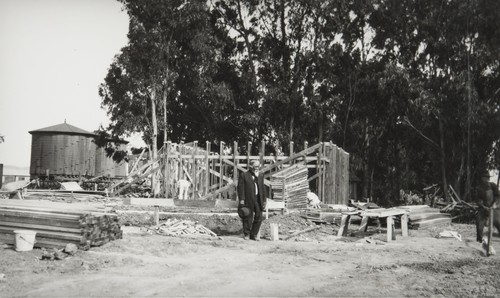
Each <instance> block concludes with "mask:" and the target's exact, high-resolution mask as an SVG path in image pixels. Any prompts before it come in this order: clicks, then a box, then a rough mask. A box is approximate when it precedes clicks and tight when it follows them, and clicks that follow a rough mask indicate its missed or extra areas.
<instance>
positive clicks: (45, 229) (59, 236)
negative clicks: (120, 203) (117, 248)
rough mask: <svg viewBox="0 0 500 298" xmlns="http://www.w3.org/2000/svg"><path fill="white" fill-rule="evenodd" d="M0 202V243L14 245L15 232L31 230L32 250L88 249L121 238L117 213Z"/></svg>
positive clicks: (23, 202)
mask: <svg viewBox="0 0 500 298" xmlns="http://www.w3.org/2000/svg"><path fill="white" fill-rule="evenodd" d="M1 201H2V202H0V242H4V243H7V244H14V243H15V232H14V231H16V230H32V231H34V232H36V238H35V243H34V247H39V248H64V247H66V245H67V244H69V243H72V244H75V245H76V246H77V247H78V248H80V249H84V250H87V249H89V248H90V247H92V246H100V245H103V244H105V243H107V242H109V241H112V240H115V239H121V238H122V236H123V232H122V230H121V227H120V224H119V223H118V216H117V215H116V214H110V213H102V212H95V211H92V210H85V209H83V208H76V207H72V206H70V204H65V205H68V206H67V207H65V208H61V206H60V205H58V206H57V207H55V206H54V205H53V206H52V207H51V206H50V205H47V204H40V203H39V202H38V203H37V202H30V204H26V202H25V201H17V202H16V201H15V200H1ZM7 201H10V202H7ZM12 201H14V202H12ZM21 203H22V204H21ZM34 203H37V204H34ZM42 203H49V202H42Z"/></svg>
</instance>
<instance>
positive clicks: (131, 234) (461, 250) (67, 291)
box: [0, 213, 500, 297]
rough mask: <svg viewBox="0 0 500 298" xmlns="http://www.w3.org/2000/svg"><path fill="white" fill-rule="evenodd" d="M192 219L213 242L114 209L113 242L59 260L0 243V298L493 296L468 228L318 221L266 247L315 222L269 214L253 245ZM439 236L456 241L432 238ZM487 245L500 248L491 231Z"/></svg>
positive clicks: (494, 259)
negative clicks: (404, 229) (392, 235)
mask: <svg viewBox="0 0 500 298" xmlns="http://www.w3.org/2000/svg"><path fill="white" fill-rule="evenodd" d="M193 216H194V217H193ZM193 216H189V215H177V216H176V218H184V219H191V220H196V221H198V222H199V223H200V224H203V225H204V226H205V227H207V228H210V229H211V230H212V231H214V232H216V233H217V234H218V235H219V236H220V237H214V238H206V237H203V238H189V237H170V236H163V235H157V234H154V233H153V234H152V233H148V230H147V229H146V228H144V226H148V225H149V221H150V220H151V219H150V215H148V214H139V215H137V214H136V215H133V214H130V213H126V214H125V213H123V214H122V215H121V217H122V229H123V231H124V237H123V239H121V240H115V241H112V242H110V243H108V244H105V245H103V246H101V247H93V248H91V249H90V250H88V251H78V252H77V253H76V254H75V255H73V256H68V257H66V258H65V259H63V260H52V261H51V260H41V256H42V254H43V251H42V250H40V249H34V250H33V251H29V252H16V251H15V250H14V249H13V247H12V246H9V245H2V244H0V297H89V296H98V297H102V296H106V297H110V296H111V297H154V296H157V297H162V296H187V297H253V296H258V297H262V296H265V297H269V296H273V297H290V296H294V297H297V296H300V297H324V296H328V297H332V296H333V297H335V296H341V297H377V296H379V297H380V296H383V297H404V296H406V297H414V296H418V297H436V296H438V297H439V296H443V297H488V296H489V297H499V296H500V270H499V268H500V257H499V255H494V256H490V257H486V256H485V255H484V252H483V250H482V249H481V245H480V244H479V243H476V242H475V241H474V240H475V232H474V228H475V227H474V226H473V225H467V224H452V225H451V226H441V227H433V228H428V229H425V230H410V236H409V237H407V238H403V237H401V235H400V233H398V235H397V239H396V241H392V242H386V240H385V234H384V233H385V229H378V228H377V227H376V226H370V227H369V229H368V232H367V233H363V232H359V231H357V226H356V225H352V226H351V228H350V235H349V236H347V237H340V238H338V237H336V236H335V235H336V232H337V229H338V226H336V225H332V224H321V225H320V226H319V227H318V229H316V230H314V231H312V232H309V233H304V234H300V235H298V236H297V237H294V238H291V239H289V240H287V241H283V240H281V241H270V240H269V239H266V238H269V225H270V223H278V224H279V231H280V237H284V236H287V235H290V234H291V233H293V232H296V231H301V230H304V229H307V228H309V227H312V226H315V225H316V224H315V223H313V222H311V221H309V220H306V219H303V218H301V217H300V216H298V215H297V214H289V215H279V214H278V215H273V216H271V217H270V218H269V219H268V220H266V221H265V222H264V223H263V228H262V237H263V239H262V240H261V241H258V242H257V241H251V240H244V239H242V238H241V236H240V234H241V223H240V221H239V219H238V218H237V217H234V216H232V215H229V214H228V215H224V214H222V215H221V214H215V215H210V216H196V215H193ZM169 217H172V215H168V214H163V215H162V216H161V219H162V220H163V219H166V218H169ZM141 226H142V227H141ZM444 230H450V231H457V232H458V233H459V234H460V235H461V236H462V241H459V240H458V239H456V238H437V235H438V234H439V233H440V232H442V231H444ZM397 232H398V231H397ZM370 242H371V243H370ZM493 246H494V247H495V248H496V249H497V250H498V251H499V252H500V238H498V234H495V238H494V242H493Z"/></svg>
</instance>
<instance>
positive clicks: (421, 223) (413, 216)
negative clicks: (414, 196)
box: [398, 205, 451, 230]
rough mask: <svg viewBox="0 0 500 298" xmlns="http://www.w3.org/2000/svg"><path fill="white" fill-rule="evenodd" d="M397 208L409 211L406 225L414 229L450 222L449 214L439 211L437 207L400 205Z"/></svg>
mask: <svg viewBox="0 0 500 298" xmlns="http://www.w3.org/2000/svg"><path fill="white" fill-rule="evenodd" d="M398 208H400V209H406V210H408V211H409V214H408V220H409V222H408V225H409V227H410V228H411V229H414V230H417V229H420V228H427V227H433V226H443V225H449V224H451V215H450V214H448V213H443V212H441V210H440V209H438V208H432V207H430V206H428V205H415V206H400V207H398Z"/></svg>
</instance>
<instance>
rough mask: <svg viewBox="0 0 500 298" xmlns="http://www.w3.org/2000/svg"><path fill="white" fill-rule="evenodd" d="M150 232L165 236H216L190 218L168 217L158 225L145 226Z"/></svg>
mask: <svg viewBox="0 0 500 298" xmlns="http://www.w3.org/2000/svg"><path fill="white" fill-rule="evenodd" d="M147 230H148V231H149V232H151V233H156V234H161V235H166V236H174V237H177V236H208V237H218V236H217V234H215V233H214V232H212V231H211V230H209V229H207V228H206V227H204V226H203V225H201V224H198V223H197V222H194V221H190V220H179V219H170V218H169V219H168V220H167V221H166V222H162V223H160V224H159V225H156V226H153V227H150V228H147Z"/></svg>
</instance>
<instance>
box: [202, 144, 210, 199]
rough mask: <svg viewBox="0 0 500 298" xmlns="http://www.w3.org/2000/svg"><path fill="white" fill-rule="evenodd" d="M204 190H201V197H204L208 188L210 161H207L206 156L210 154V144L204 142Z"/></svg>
mask: <svg viewBox="0 0 500 298" xmlns="http://www.w3.org/2000/svg"><path fill="white" fill-rule="evenodd" d="M205 148H206V149H205V167H206V168H205V188H204V189H203V195H204V196H205V195H206V194H207V193H208V191H209V187H210V161H209V160H208V154H209V152H210V142H209V141H206V145H205Z"/></svg>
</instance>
